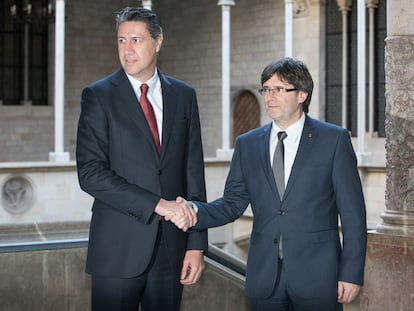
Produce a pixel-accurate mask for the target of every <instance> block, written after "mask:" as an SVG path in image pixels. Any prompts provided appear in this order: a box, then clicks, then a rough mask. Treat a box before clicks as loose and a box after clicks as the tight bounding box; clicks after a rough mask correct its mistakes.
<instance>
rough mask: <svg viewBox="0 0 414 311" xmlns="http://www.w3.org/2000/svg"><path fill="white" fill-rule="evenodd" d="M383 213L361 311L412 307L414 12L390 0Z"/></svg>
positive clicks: (407, 3) (405, 0)
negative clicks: (385, 176) (385, 173)
mask: <svg viewBox="0 0 414 311" xmlns="http://www.w3.org/2000/svg"><path fill="white" fill-rule="evenodd" d="M387 22H388V25H387V38H386V46H385V78H386V91H385V96H386V123H385V126H386V128H385V130H386V136H387V137H386V146H385V147H386V170H387V182H386V193H385V205H386V206H385V212H384V213H383V214H382V219H383V220H382V222H381V223H380V224H379V225H378V226H377V230H376V231H374V232H369V233H368V248H367V259H366V266H365V281H364V287H363V288H362V292H361V296H360V302H361V310H362V311H371V310H372V311H374V310H375V311H389V310H413V306H414V295H413V293H414V282H413V280H414V54H413V50H414V11H413V10H412V0H388V1H387Z"/></svg>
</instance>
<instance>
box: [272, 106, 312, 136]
mask: <svg viewBox="0 0 414 311" xmlns="http://www.w3.org/2000/svg"><path fill="white" fill-rule="evenodd" d="M304 125H305V114H304V113H302V116H301V117H300V119H299V120H298V121H296V122H295V123H293V124H292V125H291V126H289V127H288V128H287V129H286V130H284V131H285V132H286V134H287V137H286V139H287V140H289V141H291V142H296V141H297V140H298V139H299V138H300V136H301V135H302V131H303V126H304ZM272 131H273V133H274V135H275V136H276V135H277V133H279V132H280V131H283V130H282V129H281V128H280V127H279V126H277V124H276V122H275V121H273V122H272Z"/></svg>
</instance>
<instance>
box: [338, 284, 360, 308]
mask: <svg viewBox="0 0 414 311" xmlns="http://www.w3.org/2000/svg"><path fill="white" fill-rule="evenodd" d="M360 288H361V286H359V285H357V284H352V283H347V282H342V281H339V282H338V302H339V303H350V302H351V301H352V300H354V299H355V297H356V296H357V295H358V293H359V290H360Z"/></svg>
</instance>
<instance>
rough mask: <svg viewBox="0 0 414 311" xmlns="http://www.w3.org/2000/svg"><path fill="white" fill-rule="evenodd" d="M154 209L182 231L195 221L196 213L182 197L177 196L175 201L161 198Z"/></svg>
mask: <svg viewBox="0 0 414 311" xmlns="http://www.w3.org/2000/svg"><path fill="white" fill-rule="evenodd" d="M154 211H155V213H156V214H158V215H159V216H161V217H163V218H164V219H165V220H167V221H171V222H172V223H173V224H175V225H176V226H177V227H178V228H179V229H181V230H183V231H184V232H186V231H187V230H188V229H189V228H191V227H192V226H194V225H195V224H196V223H197V213H196V212H195V211H194V209H193V205H192V204H191V203H189V202H187V201H186V200H185V199H183V198H182V197H177V198H176V199H175V201H167V200H164V199H161V200H160V201H159V202H158V204H157V206H156V207H155V210H154Z"/></svg>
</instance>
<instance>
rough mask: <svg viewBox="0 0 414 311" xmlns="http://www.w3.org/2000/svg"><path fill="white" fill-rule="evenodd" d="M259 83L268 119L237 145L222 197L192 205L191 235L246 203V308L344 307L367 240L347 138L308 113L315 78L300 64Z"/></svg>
mask: <svg viewBox="0 0 414 311" xmlns="http://www.w3.org/2000/svg"><path fill="white" fill-rule="evenodd" d="M261 82H262V88H261V89H260V90H259V92H260V94H261V95H263V96H264V103H265V108H266V110H267V113H268V115H269V116H270V117H271V118H272V120H273V122H271V123H270V124H267V125H264V126H262V127H260V128H258V129H254V130H252V131H250V132H248V133H246V134H243V135H241V136H239V137H238V138H237V140H236V143H235V149H234V155H233V159H232V162H231V167H230V171H229V174H228V177H227V181H226V185H225V190H224V195H223V197H222V198H219V199H217V200H215V201H213V202H210V203H201V202H193V203H194V208H195V209H196V210H198V213H197V218H198V223H197V225H196V226H195V227H194V228H195V229H197V228H198V229H200V228H209V227H216V226H221V225H224V224H226V223H229V222H232V221H234V220H235V219H237V218H238V217H240V216H241V215H242V214H243V213H244V211H245V209H246V208H247V206H248V205H249V204H251V208H252V211H253V215H254V216H253V228H252V233H251V237H250V248H249V254H248V259H247V272H246V273H247V274H246V294H247V296H248V297H249V303H250V307H251V310H254V311H266V310H269V311H270V310H272V311H282V310H295V311H334V310H342V304H343V303H349V302H351V301H352V300H353V299H354V298H355V297H356V296H357V294H358V292H359V289H360V286H361V285H362V283H363V272H364V264H365V250H366V240H367V232H366V212H365V203H364V197H363V193H362V186H361V182H360V178H359V174H358V169H357V161H356V157H355V153H354V150H353V147H352V145H351V140H350V136H349V134H348V131H347V130H345V129H343V128H340V127H338V126H335V125H332V124H328V123H325V122H320V121H317V120H315V119H312V118H311V117H309V116H308V115H307V113H308V106H309V103H310V100H311V96H312V90H313V81H312V77H311V75H310V73H309V71H308V69H307V67H306V66H305V64H303V63H302V62H300V61H298V60H295V59H292V58H284V59H282V60H279V61H276V62H274V63H271V64H270V65H268V66H267V67H266V68H265V69H264V71H263V73H262V77H261ZM279 133H281V134H279ZM282 134H283V135H282ZM286 134H287V136H286ZM279 136H281V138H280V140H281V142H279V141H278V137H279ZM283 137H285V138H284V139H283ZM278 144H279V147H282V146H283V147H284V152H282V153H281V154H282V158H280V157H276V158H274V154H275V153H277V150H280V149H282V151H283V148H279V147H278ZM283 155H284V159H283ZM272 166H273V170H272ZM280 166H281V167H282V169H281V170H280V171H279V170H278V167H279V168H280ZM279 176H282V182H281V187H277V184H278V182H277V181H278V179H279ZM280 188H281V189H280ZM279 193H280V194H279ZM183 201H184V200H183ZM187 205H188V204H187ZM338 216H339V217H340V221H341V226H340V229H341V230H338V227H339V226H338ZM340 232H341V233H342V235H343V241H342V245H341V240H340V236H341V235H340Z"/></svg>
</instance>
